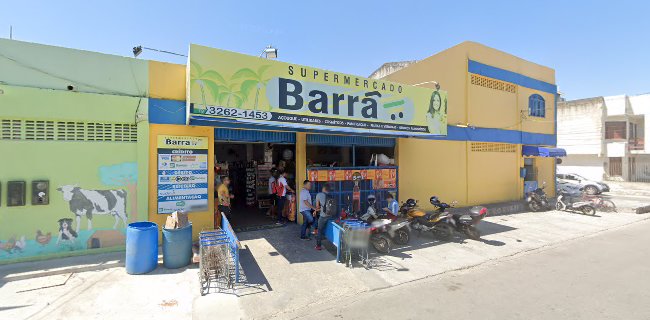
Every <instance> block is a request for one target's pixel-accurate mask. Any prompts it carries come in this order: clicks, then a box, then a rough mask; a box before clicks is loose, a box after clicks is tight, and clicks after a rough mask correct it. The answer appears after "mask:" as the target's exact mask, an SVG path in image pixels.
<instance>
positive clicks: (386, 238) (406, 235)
mask: <svg viewBox="0 0 650 320" xmlns="http://www.w3.org/2000/svg"><path fill="white" fill-rule="evenodd" d="M375 201H376V198H375V196H374V195H369V196H368V209H367V210H366V213H364V214H363V215H361V216H360V217H359V218H360V219H361V220H363V221H364V222H366V223H369V224H370V232H371V235H370V243H371V244H372V246H373V247H374V248H375V249H376V250H377V251H378V252H380V253H383V254H388V253H390V250H391V247H393V243H396V244H398V245H405V244H407V243H408V242H409V241H410V239H411V233H410V231H409V222H408V220H406V219H404V218H398V219H397V220H395V221H393V220H392V219H390V218H388V215H386V214H380V213H378V212H377V210H376V209H375Z"/></svg>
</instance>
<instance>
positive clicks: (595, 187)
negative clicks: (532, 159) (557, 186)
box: [557, 173, 609, 194]
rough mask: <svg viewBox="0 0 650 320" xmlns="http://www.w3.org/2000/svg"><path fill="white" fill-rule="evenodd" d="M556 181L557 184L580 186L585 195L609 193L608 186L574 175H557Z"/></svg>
mask: <svg viewBox="0 0 650 320" xmlns="http://www.w3.org/2000/svg"><path fill="white" fill-rule="evenodd" d="M557 180H558V182H559V183H568V184H572V185H578V186H580V187H581V188H582V189H583V190H584V191H585V192H586V193H587V194H600V193H603V192H609V186H608V185H607V184H605V183H602V182H599V181H593V180H589V179H587V178H585V177H583V176H581V175H579V174H575V173H558V174H557Z"/></svg>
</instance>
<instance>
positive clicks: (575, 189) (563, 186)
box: [555, 179, 582, 195]
mask: <svg viewBox="0 0 650 320" xmlns="http://www.w3.org/2000/svg"><path fill="white" fill-rule="evenodd" d="M555 182H556V184H555V187H556V189H557V194H558V195H559V194H561V193H567V194H580V193H582V186H580V185H579V184H577V183H571V182H568V181H566V180H560V179H556V180H555Z"/></svg>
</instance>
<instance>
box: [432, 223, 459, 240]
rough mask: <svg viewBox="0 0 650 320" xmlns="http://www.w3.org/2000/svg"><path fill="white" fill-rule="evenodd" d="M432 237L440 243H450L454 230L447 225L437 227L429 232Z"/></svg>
mask: <svg viewBox="0 0 650 320" xmlns="http://www.w3.org/2000/svg"><path fill="white" fill-rule="evenodd" d="M431 232H432V233H433V237H434V238H436V239H438V240H441V241H450V240H451V237H453V235H454V228H452V227H451V226H450V225H448V224H443V225H438V226H436V227H435V228H433V229H432V230H431Z"/></svg>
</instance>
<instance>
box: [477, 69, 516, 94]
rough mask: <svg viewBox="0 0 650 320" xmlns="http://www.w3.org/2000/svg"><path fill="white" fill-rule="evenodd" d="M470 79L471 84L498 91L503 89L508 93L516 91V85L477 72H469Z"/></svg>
mask: <svg viewBox="0 0 650 320" xmlns="http://www.w3.org/2000/svg"><path fill="white" fill-rule="evenodd" d="M470 80H471V82H472V84H473V85H477V86H481V87H485V88H488V89H494V90H500V91H505V92H510V93H517V86H516V85H514V84H512V83H509V82H505V81H501V80H495V79H492V78H488V77H484V76H479V75H477V74H471V75H470Z"/></svg>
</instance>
